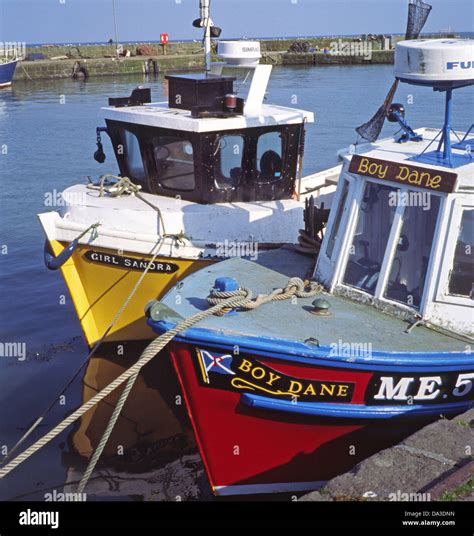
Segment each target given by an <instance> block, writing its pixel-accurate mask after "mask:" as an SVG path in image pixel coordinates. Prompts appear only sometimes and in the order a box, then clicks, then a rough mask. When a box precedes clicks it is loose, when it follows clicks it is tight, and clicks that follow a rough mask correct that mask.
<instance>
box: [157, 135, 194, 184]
mask: <svg viewBox="0 0 474 536" xmlns="http://www.w3.org/2000/svg"><path fill="white" fill-rule="evenodd" d="M158 138H176V141H178V140H180V141H182V142H187V143H189V144H190V145H191V147H192V149H193V154H192V157H193V158H192V166H193V174H194V185H193V188H170V187H169V186H165V185H164V184H163V182H162V177H160V174H159V171H158V164H157V162H156V154H155V149H156V146H155V143H154V141H155V139H158ZM173 143H174V142H173ZM149 144H150V150H151V155H152V159H153V165H154V168H155V172H156V183H157V186H158V188H160V189H162V190H166V191H168V192H178V193H179V192H183V193H188V192H195V191H196V189H197V187H198V185H197V177H196V148H195V146H194V143H193V140H192V139H190V138H188V137H185V136H177V135H175V134H160V135H157V136H153V137H152V138H151V139H150V142H149ZM173 178H174V177H173Z"/></svg>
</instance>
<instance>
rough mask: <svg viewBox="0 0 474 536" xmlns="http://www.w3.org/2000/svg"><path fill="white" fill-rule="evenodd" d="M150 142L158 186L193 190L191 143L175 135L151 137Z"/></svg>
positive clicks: (192, 153) (192, 152)
mask: <svg viewBox="0 0 474 536" xmlns="http://www.w3.org/2000/svg"><path fill="white" fill-rule="evenodd" d="M152 144H153V156H154V159H155V164H156V169H157V174H158V182H159V184H160V186H161V187H162V188H167V189H169V190H178V191H190V190H194V188H195V176H194V151H193V145H192V143H191V142H190V141H188V140H186V139H183V138H179V137H176V136H159V137H156V138H153V140H152Z"/></svg>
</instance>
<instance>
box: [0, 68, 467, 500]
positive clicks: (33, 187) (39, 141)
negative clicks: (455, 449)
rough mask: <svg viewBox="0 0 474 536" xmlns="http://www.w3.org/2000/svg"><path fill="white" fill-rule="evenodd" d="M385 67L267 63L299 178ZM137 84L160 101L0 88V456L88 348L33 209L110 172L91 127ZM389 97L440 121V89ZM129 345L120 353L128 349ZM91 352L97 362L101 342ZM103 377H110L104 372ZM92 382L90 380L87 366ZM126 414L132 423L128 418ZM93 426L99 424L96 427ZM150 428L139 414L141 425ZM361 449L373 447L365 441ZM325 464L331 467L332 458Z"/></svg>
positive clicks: (12, 493) (64, 464)
mask: <svg viewBox="0 0 474 536" xmlns="http://www.w3.org/2000/svg"><path fill="white" fill-rule="evenodd" d="M392 70H393V67H392V66H375V65H374V66H371V65H367V66H341V67H336V66H332V67H328V68H321V67H307V66H304V67H296V66H295V67H278V68H275V69H274V71H273V75H272V78H271V81H270V85H269V95H268V97H269V100H271V101H272V102H274V103H276V104H281V105H286V106H295V107H298V108H303V109H308V110H311V111H314V112H315V115H316V123H315V124H314V125H309V126H308V129H307V137H306V151H305V166H304V171H305V173H306V174H307V173H311V172H314V171H318V170H322V169H325V168H327V167H330V166H333V165H335V164H336V163H337V162H336V151H337V150H338V149H340V148H342V147H345V146H348V145H350V144H351V143H354V142H355V141H356V139H357V136H356V133H355V131H354V127H355V126H357V125H359V124H361V123H363V122H365V121H366V120H368V119H369V118H370V117H371V116H372V115H373V113H374V112H375V111H376V109H377V107H378V106H379V105H380V104H381V103H382V102H383V100H384V98H385V95H386V93H387V91H388V89H389V87H390V85H391V83H392V81H393V75H392ZM138 85H147V86H150V87H151V88H152V96H153V99H154V100H165V99H166V95H165V84H164V78H163V77H162V76H160V77H158V78H156V79H153V78H151V79H147V78H144V77H142V76H137V77H120V78H102V79H100V78H98V79H91V80H88V81H87V82H84V81H72V80H61V81H41V82H35V83H31V82H30V83H23V82H19V83H16V84H15V85H14V86H13V88H11V89H6V90H2V91H0V179H1V187H2V194H1V196H0V276H1V277H0V296H1V298H2V299H1V301H0V322H1V324H0V325H1V341H2V342H3V343H7V342H8V343H15V345H16V348H17V349H18V352H17V355H16V356H8V355H4V354H5V353H6V352H5V351H4V350H5V345H4V346H3V348H2V357H0V402H1V407H2V410H3V411H2V415H3V417H2V419H1V420H0V453H1V454H5V451H3V452H2V450H1V449H2V448H4V446H5V445H7V446H9V447H11V446H12V445H13V444H14V443H15V442H16V440H17V439H18V438H19V437H20V436H21V435H22V433H23V432H24V430H25V429H26V427H27V426H28V425H29V424H30V423H31V422H32V421H33V420H34V419H35V418H36V417H37V416H38V415H39V414H40V413H41V412H42V411H43V409H44V408H46V407H47V406H48V405H49V402H50V401H51V397H52V396H54V395H56V394H57V393H58V391H60V389H61V387H62V386H63V385H64V384H65V383H67V381H68V379H69V378H70V376H71V375H72V373H73V372H74V371H75V370H76V369H77V367H78V366H79V365H80V363H81V362H82V361H83V359H84V357H85V355H86V354H87V347H86V345H85V343H84V342H83V340H82V336H81V331H80V326H79V323H78V320H77V318H76V315H75V312H74V310H73V306H72V303H71V301H70V298H69V294H68V292H67V289H66V288H65V285H64V283H63V281H62V278H61V277H60V274H59V273H58V272H49V271H48V270H46V268H45V267H44V264H43V243H44V236H43V234H42V230H41V228H40V225H39V222H38V221H37V218H36V214H37V213H39V212H45V211H49V210H51V209H52V208H54V207H55V206H57V205H58V203H59V204H60V203H61V198H60V192H61V191H62V190H63V189H64V188H66V187H68V186H70V185H72V184H75V183H77V182H84V181H86V177H87V176H88V175H90V176H92V177H97V176H98V175H100V174H103V173H116V172H117V167H116V164H115V161H114V159H113V155H112V151H111V148H110V145H106V147H105V148H106V152H107V153H108V159H107V160H106V162H105V164H103V165H99V164H97V163H96V162H95V161H94V160H93V159H92V154H93V152H94V151H95V127H96V126H97V125H99V124H101V122H100V120H99V119H98V110H99V108H100V106H102V105H105V104H106V103H107V98H108V97H109V96H125V95H129V94H130V92H131V90H132V89H133V88H134V87H136V86H138ZM395 101H397V102H401V103H403V104H404V105H405V108H406V111H407V120H408V122H409V123H410V125H411V126H412V127H421V126H433V127H441V121H442V113H441V110H442V106H443V95H441V94H439V93H436V92H431V91H429V90H427V89H424V88H418V87H416V86H406V85H403V84H401V85H400V86H399V89H398V92H397V95H396V97H395ZM473 104H474V89H473V88H472V87H471V88H466V89H462V90H459V91H457V92H456V94H455V99H454V120H453V126H454V128H455V129H458V130H463V129H466V128H468V127H469V126H470V125H471V124H472V122H473V119H472V108H473ZM395 130H396V126H395V125H393V124H390V123H387V124H386V125H385V128H384V135H386V136H388V135H390V134H392V133H394V132H395ZM133 351H134V349H133V348H130V350H129V352H132V353H133ZM137 351H139V350H137ZM132 357H133V356H132ZM101 358H102V359H104V361H107V359H108V358H107V349H104V352H103V353H102V354H101ZM94 374H95V375H94ZM114 375H115V373H114V372H111V373H110V377H109V378H108V379H109V380H110V379H112V378H113V377H114ZM152 376H153V375H152ZM91 377H93V378H95V379H97V377H98V373H92V376H91ZM146 383H147V386H148V387H150V385H149V382H146ZM155 387H157V386H156V385H154V386H153V385H152V387H151V388H152V389H153V388H155ZM84 392H85V391H84V387H83V385H82V376H80V377H79V378H78V380H77V381H76V382H75V383H74V384H73V385H72V387H71V389H69V390H68V392H67V396H66V399H65V401H64V404H62V405H57V406H56V407H55V408H54V410H53V411H52V412H51V413H49V414H48V417H47V418H46V419H45V421H44V422H43V423H42V425H41V426H40V427H39V428H38V429H37V430H36V432H35V434H34V435H33V437H35V438H38V437H39V436H40V435H42V434H43V433H45V432H46V431H47V430H48V429H50V428H51V427H52V426H53V425H54V424H56V423H57V422H59V421H60V420H61V419H62V418H63V417H64V416H65V415H67V414H68V413H70V412H71V411H73V410H74V409H75V408H76V407H77V406H78V405H79V404H80V402H81V400H82V397H83V395H84ZM88 396H89V395H88ZM164 398H166V397H164ZM160 400H161V398H160ZM164 404H165V405H166V401H165V402H164ZM158 411H159V410H158ZM136 418H137V419H139V418H140V417H139V415H138V414H137V416H136ZM184 420H185V417H184V416H183V415H178V421H179V422H183V424H182V430H181V429H180V430H175V431H174V432H173V434H174V435H170V437H175V436H180V434H181V435H183V437H184V438H185V439H184V440H183V441H184V442H183V445H184V446H183V448H185V449H188V448H189V449H190V450H192V448H193V447H192V444H191V443H192V440H191V439H189V441H188V439H187V435H186V434H187V424H186V423H185V422H184ZM104 422H105V421H104V420H103V419H102V420H101V423H102V425H103V423H104ZM153 423H155V421H154V420H153V418H151V417H150V421H149V427H152V426H153ZM160 424H162V425H164V423H160ZM90 426H91V427H93V426H94V423H93V422H92V423H91V424H90ZM76 431H77V430H76ZM97 433H100V430H98V431H97ZM150 433H152V432H150ZM387 437H388V438H389V434H388V435H387ZM393 439H395V438H391V439H390V438H389V439H387V442H388V443H389V442H390V441H391V440H393ZM72 443H73V442H72V441H71V431H67V432H66V433H64V434H63V435H62V436H60V437H59V438H58V439H57V440H56V441H54V442H52V443H51V444H50V445H48V446H47V447H46V448H45V449H43V450H42V451H40V452H39V453H37V454H36V455H34V457H33V458H31V459H30V460H29V461H27V462H26V463H24V464H23V465H22V466H21V467H20V468H18V470H16V471H15V472H14V473H13V474H12V475H9V476H8V477H7V478H5V479H3V480H2V481H0V499H3V500H4V499H9V498H13V497H16V496H19V495H23V494H28V495H27V497H28V498H33V497H35V498H38V499H42V498H43V495H44V491H41V490H44V489H49V488H51V487H56V488H60V486H61V483H63V482H64V481H65V479H66V472H67V469H68V467H69V461H68V452H69V451H70V449H71V448H72ZM384 444H386V443H384V442H383V441H382V442H381V444H380V445H381V446H382V445H384ZM367 448H368V450H373V449H374V445H367ZM334 463H335V464H336V467H335V468H334V471H335V474H337V471H338V469H339V468H338V467H337V461H336V460H335V461H334ZM341 467H342V466H341ZM342 469H347V467H343V468H342ZM342 469H341V470H342Z"/></svg>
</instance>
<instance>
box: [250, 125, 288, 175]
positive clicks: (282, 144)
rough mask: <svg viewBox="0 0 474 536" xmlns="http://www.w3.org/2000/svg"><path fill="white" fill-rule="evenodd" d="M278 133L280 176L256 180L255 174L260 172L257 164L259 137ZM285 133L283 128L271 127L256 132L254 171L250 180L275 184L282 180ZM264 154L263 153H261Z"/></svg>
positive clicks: (284, 161) (284, 163)
mask: <svg viewBox="0 0 474 536" xmlns="http://www.w3.org/2000/svg"><path fill="white" fill-rule="evenodd" d="M275 133H276V134H278V135H279V136H280V138H281V155H280V157H281V174H280V176H279V177H278V178H277V179H275V180H272V181H261V180H258V179H257V175H258V174H259V173H260V171H259V170H258V166H257V160H258V159H257V155H258V143H259V141H260V138H262V137H263V136H267V135H268V134H275ZM287 135H288V133H287V132H285V131H284V130H282V129H272V130H267V131H266V132H262V133H261V134H257V136H255V141H254V143H255V153H254V154H255V162H254V165H253V169H254V173H255V175H254V176H251V177H250V179H251V181H252V182H254V183H255V184H276V183H278V182H280V181H282V180H283V179H284V177H285V170H286V159H287ZM263 154H265V153H263Z"/></svg>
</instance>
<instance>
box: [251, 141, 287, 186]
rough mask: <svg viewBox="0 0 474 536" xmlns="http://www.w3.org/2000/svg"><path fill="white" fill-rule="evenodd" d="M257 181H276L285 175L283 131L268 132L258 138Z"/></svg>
mask: <svg viewBox="0 0 474 536" xmlns="http://www.w3.org/2000/svg"><path fill="white" fill-rule="evenodd" d="M256 166H257V174H256V181H257V182H263V183H268V182H276V181H279V180H280V179H281V178H282V175H283V137H282V133H281V132H266V133H265V134H262V135H261V136H259V138H258V140H257V162H256Z"/></svg>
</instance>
